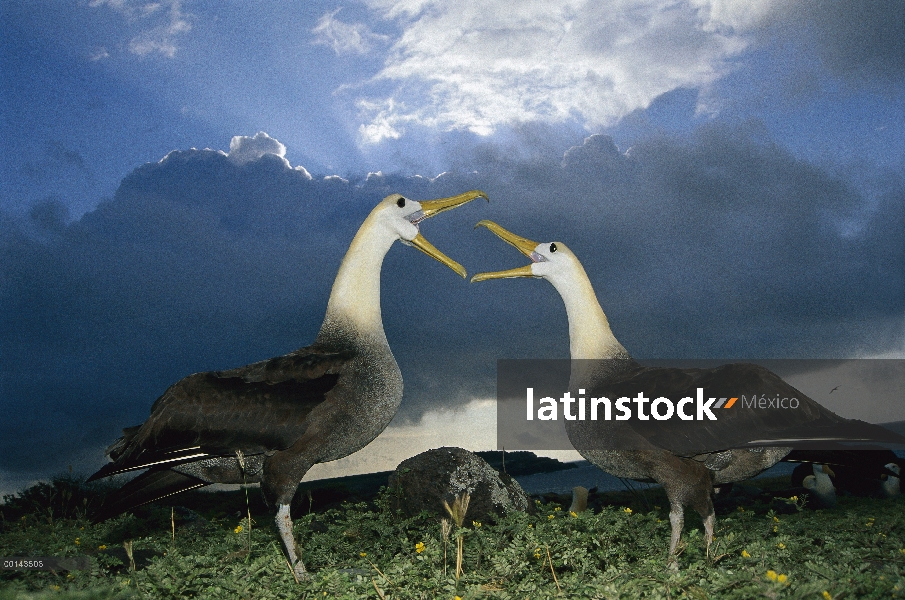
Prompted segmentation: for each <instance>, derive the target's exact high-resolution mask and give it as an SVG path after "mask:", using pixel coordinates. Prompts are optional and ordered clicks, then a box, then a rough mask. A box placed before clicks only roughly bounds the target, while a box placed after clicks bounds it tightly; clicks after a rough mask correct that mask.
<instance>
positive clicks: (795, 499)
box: [789, 496, 798, 502]
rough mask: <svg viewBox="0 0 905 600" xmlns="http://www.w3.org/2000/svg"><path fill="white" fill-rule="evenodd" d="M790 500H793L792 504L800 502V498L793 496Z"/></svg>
mask: <svg viewBox="0 0 905 600" xmlns="http://www.w3.org/2000/svg"><path fill="white" fill-rule="evenodd" d="M789 500H791V501H792V502H798V496H792V497H791V498H789Z"/></svg>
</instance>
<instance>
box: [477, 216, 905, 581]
mask: <svg viewBox="0 0 905 600" xmlns="http://www.w3.org/2000/svg"><path fill="white" fill-rule="evenodd" d="M477 226H484V227H487V228H488V229H490V230H491V231H492V232H493V233H494V234H496V235H497V236H498V237H500V238H501V239H502V240H504V241H506V242H508V243H509V244H511V245H513V246H514V247H515V248H517V249H518V250H519V251H521V252H522V253H523V254H524V255H525V256H527V257H528V258H530V259H531V264H530V265H527V266H524V267H519V268H515V269H510V270H507V271H497V272H492V273H479V274H477V275H475V276H474V277H473V278H472V281H473V282H477V281H484V280H487V279H501V278H509V277H537V278H543V279H546V280H547V281H549V282H550V283H551V284H553V287H554V288H556V291H558V292H559V295H560V296H561V297H562V300H563V302H564V303H565V307H566V315H567V317H568V321H569V349H570V353H571V358H572V359H573V362H572V378H571V382H570V384H569V388H570V390H573V391H574V390H578V391H579V392H585V393H586V395H587V396H591V395H593V396H598V397H606V398H612V399H616V398H620V397H628V398H631V397H632V396H635V394H636V393H638V392H641V391H643V392H645V393H646V394H647V397H648V399H652V398H659V397H665V398H673V399H676V400H678V399H679V398H683V397H694V396H695V394H696V390H697V389H698V388H703V389H705V390H706V391H707V396H716V397H717V398H719V397H720V396H723V397H725V398H729V397H730V396H737V395H738V394H739V390H744V389H746V388H751V387H754V388H756V389H757V390H758V392H759V393H765V394H766V395H767V397H769V398H773V397H774V396H778V397H780V398H791V397H795V398H797V399H799V402H800V404H799V407H798V409H797V410H787V411H783V412H782V414H781V415H777V414H775V413H776V411H774V412H773V413H770V414H769V415H768V414H767V413H763V414H760V413H758V412H757V411H756V410H726V411H720V416H719V419H718V420H714V421H712V420H704V421H699V420H695V421H692V422H688V421H682V420H677V419H666V420H659V418H655V419H650V418H648V419H647V420H639V419H630V420H605V419H600V420H590V419H586V420H580V419H575V420H566V421H565V426H566V432H567V433H568V436H569V441H570V442H571V443H572V445H573V446H574V447H575V449H576V450H578V452H579V453H580V454H581V455H582V456H584V457H585V458H586V459H587V460H589V461H590V462H591V463H593V464H595V465H597V466H598V467H600V468H601V469H602V470H604V471H606V472H607V473H610V474H612V475H615V476H617V477H624V478H629V479H638V480H642V481H654V482H657V483H659V484H660V485H662V486H663V488H664V490H665V491H666V495H667V497H668V498H669V502H670V514H669V519H670V523H671V525H672V535H671V538H670V544H669V552H670V560H671V562H672V563H673V565H675V562H674V561H675V552H676V547H677V545H678V543H679V537H680V535H681V532H682V525H683V521H684V515H683V509H684V507H685V506H688V505H690V506H692V507H693V508H694V509H695V510H696V511H697V512H698V513H699V514H700V515H701V517H702V518H703V519H704V528H705V532H706V533H705V539H706V543H707V545H708V549H709V544H710V542H711V540H712V539H713V527H714V522H715V516H714V512H713V503H712V501H711V492H712V490H713V486H714V485H719V484H724V483H730V482H735V481H740V480H743V479H747V478H749V477H752V476H754V475H756V474H757V473H760V472H761V471H763V470H764V469H767V468H768V467H770V466H772V465H773V464H774V463H776V462H777V461H779V460H780V459H781V458H782V457H783V456H785V455H786V454H787V453H788V452H789V451H790V450H791V448H792V447H793V446H794V445H795V444H797V443H799V442H806V441H808V440H811V441H812V442H813V441H814V440H825V439H836V440H844V439H852V438H851V436H852V432H854V436H855V438H856V439H859V440H862V439H865V438H870V439H874V440H876V441H884V442H894V443H902V442H905V439H903V438H901V437H900V436H898V435H896V434H895V433H893V432H891V431H889V430H887V429H884V428H882V427H879V426H876V425H870V424H868V423H864V422H861V421H851V420H847V419H843V418H841V417H839V416H837V415H835V414H833V413H832V412H830V411H828V410H826V409H825V408H823V407H822V406H820V405H819V404H817V403H816V402H814V401H813V400H811V399H809V398H807V397H806V396H805V395H804V394H802V393H801V392H799V391H798V390H795V389H794V388H792V387H791V386H790V385H788V384H787V383H786V382H784V381H783V380H782V379H781V378H780V377H779V376H777V375H775V374H774V373H772V372H770V371H768V370H767V369H765V368H763V367H760V366H757V365H753V364H729V365H723V366H721V367H717V368H713V369H678V368H654V367H643V366H641V365H639V364H638V363H636V362H635V361H634V360H633V359H632V358H631V356H630V355H629V353H628V352H627V351H626V349H625V348H624V347H623V346H622V344H620V343H619V341H618V340H617V339H616V337H615V336H614V335H613V332H612V330H611V329H610V325H609V322H608V321H607V318H606V315H605V314H604V312H603V309H601V307H600V303H599V302H598V301H597V296H596V295H595V293H594V288H593V287H592V285H591V282H590V280H589V279H588V276H587V274H586V273H585V270H584V267H582V265H581V263H580V262H579V260H578V258H576V256H575V255H574V254H573V253H572V252H571V251H570V250H569V248H568V247H566V245H565V244H563V243H561V242H553V243H542V244H538V243H537V242H533V241H531V240H529V239H526V238H523V237H521V236H518V235H515V234H514V233H511V232H509V231H507V230H506V229H504V228H502V227H500V226H499V225H497V224H496V223H494V222H492V221H481V222H480V223H478V225H477ZM576 359H581V360H576ZM579 388H580V389H579ZM742 393H743V392H742ZM640 410H641V409H639V411H640ZM692 412H694V409H692ZM648 416H649V415H648Z"/></svg>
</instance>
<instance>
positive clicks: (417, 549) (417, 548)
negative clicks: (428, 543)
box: [415, 542, 424, 554]
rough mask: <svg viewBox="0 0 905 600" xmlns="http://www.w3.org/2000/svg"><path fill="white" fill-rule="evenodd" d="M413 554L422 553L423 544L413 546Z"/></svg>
mask: <svg viewBox="0 0 905 600" xmlns="http://www.w3.org/2000/svg"><path fill="white" fill-rule="evenodd" d="M415 552H417V553H418V554H421V553H422V552H424V542H418V543H417V544H415Z"/></svg>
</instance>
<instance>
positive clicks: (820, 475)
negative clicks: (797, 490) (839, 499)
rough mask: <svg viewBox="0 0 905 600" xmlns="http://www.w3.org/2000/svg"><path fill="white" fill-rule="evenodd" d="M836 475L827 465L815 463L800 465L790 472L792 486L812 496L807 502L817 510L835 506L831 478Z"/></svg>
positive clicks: (834, 490)
mask: <svg viewBox="0 0 905 600" xmlns="http://www.w3.org/2000/svg"><path fill="white" fill-rule="evenodd" d="M835 476H836V474H835V473H834V472H833V470H832V469H831V468H829V467H828V466H827V465H820V464H817V463H807V464H800V465H798V466H797V467H795V470H794V471H792V485H793V486H800V487H803V488H805V489H807V490H808V492H810V493H811V494H812V496H813V498H810V499H809V500H813V503H814V505H815V506H816V507H818V508H832V507H834V506H836V487H835V486H834V485H833V480H832V479H831V478H832V477H835Z"/></svg>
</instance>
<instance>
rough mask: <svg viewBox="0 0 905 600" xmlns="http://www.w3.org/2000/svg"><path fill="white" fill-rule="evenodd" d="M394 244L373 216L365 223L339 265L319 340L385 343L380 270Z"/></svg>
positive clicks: (392, 237) (392, 236)
mask: <svg viewBox="0 0 905 600" xmlns="http://www.w3.org/2000/svg"><path fill="white" fill-rule="evenodd" d="M372 216H373V215H372ZM394 241H396V236H395V235H391V234H389V233H388V232H387V231H386V230H385V229H384V228H382V227H380V226H378V225H377V224H376V223H375V222H374V219H373V218H372V217H369V218H368V219H366V220H365V222H364V224H362V226H361V228H360V229H359V230H358V233H356V234H355V238H353V240H352V243H351V244H350V245H349V250H348V251H347V252H346V256H345V257H344V258H343V261H342V263H341V264H340V266H339V272H338V273H337V274H336V279H335V280H334V282H333V289H332V291H331V292H330V300H329V301H328V302H327V314H326V316H325V317H324V324H323V325H322V326H321V330H320V333H318V336H317V337H318V340H319V341H326V340H327V339H333V340H336V338H337V337H340V338H347V339H346V340H345V341H364V342H365V343H383V344H387V339H386V334H385V333H384V330H383V319H382V317H381V313H380V270H381V268H382V266H383V259H384V257H385V256H386V254H387V252H389V250H390V248H391V247H392V245H393V242H394Z"/></svg>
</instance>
